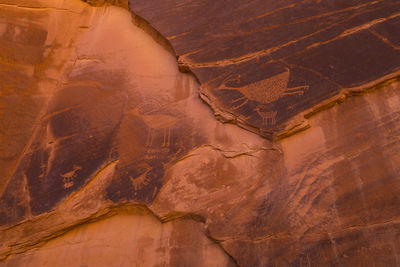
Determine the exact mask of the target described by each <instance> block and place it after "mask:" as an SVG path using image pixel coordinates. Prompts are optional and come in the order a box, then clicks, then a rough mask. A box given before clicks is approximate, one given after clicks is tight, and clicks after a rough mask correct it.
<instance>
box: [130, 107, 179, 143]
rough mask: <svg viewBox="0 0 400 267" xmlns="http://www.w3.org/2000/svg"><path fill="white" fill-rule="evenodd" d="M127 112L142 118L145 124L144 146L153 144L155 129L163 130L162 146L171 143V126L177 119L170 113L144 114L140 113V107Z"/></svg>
mask: <svg viewBox="0 0 400 267" xmlns="http://www.w3.org/2000/svg"><path fill="white" fill-rule="evenodd" d="M128 113H130V114H133V115H135V116H137V117H139V118H141V119H142V120H143V122H144V123H145V124H146V126H147V138H146V143H145V146H147V147H151V146H152V145H153V139H154V133H155V131H156V130H163V133H164V139H163V143H162V146H163V147H169V146H170V144H171V127H173V126H174V125H175V124H176V123H177V122H178V121H179V119H178V118H176V117H173V116H170V115H164V114H151V115H145V114H143V113H141V111H140V108H139V107H136V108H134V109H132V110H130V111H129V112H128Z"/></svg>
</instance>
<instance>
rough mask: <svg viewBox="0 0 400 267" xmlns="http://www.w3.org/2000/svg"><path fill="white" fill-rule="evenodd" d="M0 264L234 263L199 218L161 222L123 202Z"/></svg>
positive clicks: (166, 264) (155, 264)
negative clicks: (206, 232) (110, 213)
mask: <svg viewBox="0 0 400 267" xmlns="http://www.w3.org/2000/svg"><path fill="white" fill-rule="evenodd" d="M72 255H73V256H72ZM194 259H195V260H194ZM0 265H1V266H5V267H11V266H189V265H190V266H235V265H234V264H233V262H232V260H231V259H230V258H229V257H228V256H227V255H226V254H225V253H224V252H223V251H222V249H221V248H220V247H219V246H218V244H216V243H214V242H213V241H211V240H210V239H207V238H206V237H205V236H204V233H203V232H202V227H201V223H198V222H195V221H193V220H185V219H181V220H175V221H173V222H169V223H165V224H162V223H161V222H160V221H159V220H158V219H157V218H156V217H155V216H154V215H152V214H151V213H150V212H149V211H148V210H145V209H143V208H139V207H131V208H129V207H122V208H120V209H118V210H116V211H115V215H113V216H111V217H109V218H104V219H101V220H99V221H96V222H93V223H87V224H85V225H81V226H78V227H76V228H75V229H73V230H71V231H69V232H68V233H66V234H65V235H63V236H61V237H59V238H57V239H54V240H50V241H48V242H47V243H46V244H45V245H43V246H42V247H40V248H38V249H32V250H31V251H29V252H27V253H24V254H20V255H15V256H12V257H10V258H9V259H8V260H7V262H6V263H5V264H4V265H2V264H1V263H0Z"/></svg>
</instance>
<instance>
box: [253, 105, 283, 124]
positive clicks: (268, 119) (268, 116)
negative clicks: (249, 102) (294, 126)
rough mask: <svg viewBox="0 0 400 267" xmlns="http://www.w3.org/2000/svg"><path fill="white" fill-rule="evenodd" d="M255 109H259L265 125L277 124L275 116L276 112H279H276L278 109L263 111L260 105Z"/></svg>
mask: <svg viewBox="0 0 400 267" xmlns="http://www.w3.org/2000/svg"><path fill="white" fill-rule="evenodd" d="M254 110H255V111H257V113H258V115H260V117H261V118H262V125H263V126H267V125H275V123H276V120H275V117H276V114H277V113H278V112H276V111H263V110H262V109H261V107H259V106H258V107H256V108H255V109H254Z"/></svg>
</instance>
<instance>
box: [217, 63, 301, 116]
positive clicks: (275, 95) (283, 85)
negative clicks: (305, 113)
mask: <svg viewBox="0 0 400 267" xmlns="http://www.w3.org/2000/svg"><path fill="white" fill-rule="evenodd" d="M289 77H290V70H289V69H286V71H285V72H282V73H280V74H277V75H275V76H272V77H269V78H267V79H264V80H261V81H257V82H255V83H252V84H248V85H244V86H242V87H230V86H227V85H226V83H228V82H232V81H237V82H239V81H240V75H239V74H235V75H230V76H228V77H227V78H226V79H225V80H224V81H223V82H222V84H221V85H220V86H219V87H218V88H217V89H216V90H223V89H228V90H237V91H239V92H241V93H242V94H243V96H242V97H239V98H238V99H235V100H233V101H232V103H236V102H239V101H241V100H244V101H243V102H242V103H241V104H239V105H238V106H236V107H234V108H233V109H234V110H235V109H238V108H240V107H241V106H243V105H245V104H246V103H247V102H248V101H249V100H254V101H257V102H258V103H260V104H268V103H272V102H274V101H276V100H278V99H279V98H281V97H282V96H285V95H303V94H304V91H305V90H307V89H308V88H309V86H308V85H303V86H297V87H293V88H288V83H289Z"/></svg>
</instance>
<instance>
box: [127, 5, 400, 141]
mask: <svg viewBox="0 0 400 267" xmlns="http://www.w3.org/2000/svg"><path fill="white" fill-rule="evenodd" d="M129 3H130V7H131V9H132V10H133V11H134V12H135V13H137V14H138V15H140V16H142V17H143V18H145V19H146V20H148V21H149V23H150V24H151V25H153V26H154V27H155V28H156V29H157V30H158V31H159V32H160V33H161V34H162V35H164V36H165V37H166V38H167V39H168V40H169V41H170V42H171V44H172V46H173V47H174V49H175V51H176V54H177V56H178V57H179V61H180V62H181V64H182V65H184V66H186V67H189V68H190V69H191V71H193V73H195V74H196V76H197V78H198V79H199V81H200V82H201V94H202V97H203V99H204V100H205V101H206V102H208V103H209V104H210V105H211V107H212V108H213V109H214V112H215V113H216V116H217V117H219V118H220V119H222V120H223V121H234V122H236V123H237V124H239V125H240V126H242V127H245V128H246V129H249V130H252V131H254V132H257V133H260V134H262V135H264V136H266V137H268V138H279V137H280V136H281V135H287V134H288V133H287V132H289V133H292V132H296V131H298V130H299V129H302V128H305V127H307V125H305V124H304V123H302V119H303V118H302V116H298V117H296V118H294V117H295V116H296V115H298V114H299V113H303V114H304V113H308V112H310V109H311V110H312V109H313V107H314V106H315V105H316V104H318V103H320V102H321V101H324V100H326V99H329V98H331V97H333V96H335V95H338V94H341V93H344V92H347V91H349V90H354V89H360V88H359V87H361V88H363V87H369V86H372V85H374V84H375V83H377V82H378V81H380V80H381V79H382V78H383V77H385V78H384V79H387V78H388V77H394V76H398V75H399V73H400V69H399V62H400V53H399V50H400V46H399V40H398V36H400V2H399V1H397V0H380V1H373V0H368V1H359V0H353V1H348V0H340V1H334V2H333V1H331V0H322V1H320V0H318V1H315V0H305V1H295V0H281V1H274V0H267V1H265V0H256V1H250V2H249V1H246V0H229V1H223V2H222V1H221V2H216V1H213V0H200V1H195V2H194V1H190V0H182V1H179V5H178V4H176V1H174V0H156V1H147V0H129Z"/></svg>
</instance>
